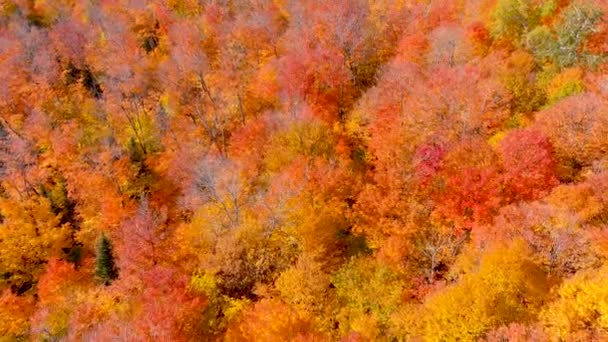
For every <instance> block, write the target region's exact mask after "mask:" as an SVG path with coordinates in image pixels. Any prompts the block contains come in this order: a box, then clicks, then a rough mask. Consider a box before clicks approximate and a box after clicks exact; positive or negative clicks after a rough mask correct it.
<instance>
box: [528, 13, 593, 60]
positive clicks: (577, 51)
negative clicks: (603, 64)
mask: <svg viewBox="0 0 608 342" xmlns="http://www.w3.org/2000/svg"><path fill="white" fill-rule="evenodd" d="M601 17H602V12H601V11H600V10H599V9H598V8H596V7H594V6H593V5H590V4H584V3H579V2H574V3H572V4H571V5H569V6H568V7H567V8H565V9H564V10H563V11H562V12H561V13H560V15H559V18H558V21H557V23H556V24H555V26H554V27H553V28H552V29H551V28H549V27H547V26H539V27H537V28H536V29H534V30H531V31H530V32H529V33H528V34H527V35H526V45H527V46H528V48H529V49H530V50H531V51H532V52H533V53H534V55H535V56H536V58H537V59H538V60H539V61H541V62H543V63H547V62H550V63H553V64H555V65H556V66H558V67H559V68H566V67H570V66H573V65H580V64H584V65H595V64H597V63H598V62H599V61H600V60H601V56H598V55H593V54H590V53H588V52H587V51H585V48H584V45H585V41H586V39H587V38H588V37H589V36H590V35H591V34H592V33H593V32H595V31H596V28H597V25H598V24H599V23H600V20H601Z"/></svg>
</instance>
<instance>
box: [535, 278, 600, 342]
mask: <svg viewBox="0 0 608 342" xmlns="http://www.w3.org/2000/svg"><path fill="white" fill-rule="evenodd" d="M607 271H608V268H606V267H604V268H603V269H600V270H593V271H589V272H585V273H582V274H577V275H575V276H574V277H573V278H571V279H568V280H567V281H566V282H565V283H564V284H563V285H562V286H561V287H560V288H559V290H558V291H557V299H556V300H555V301H554V302H552V303H551V304H549V305H548V306H547V308H546V309H545V310H543V312H542V314H541V321H542V322H543V324H544V325H545V326H546V328H547V330H548V331H549V332H550V334H551V335H552V336H554V337H555V338H557V339H559V340H569V339H570V338H572V337H573V336H576V335H579V334H580V333H581V332H584V331H588V332H591V331H597V332H599V333H600V334H603V335H604V336H605V334H608V273H606V272H607Z"/></svg>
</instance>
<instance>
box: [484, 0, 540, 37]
mask: <svg viewBox="0 0 608 342" xmlns="http://www.w3.org/2000/svg"><path fill="white" fill-rule="evenodd" d="M541 9H542V8H541V7H539V6H537V5H536V4H534V2H532V1H529V0H499V1H498V3H497V4H496V8H495V9H494V12H493V13H492V19H493V23H492V24H493V26H492V29H491V33H492V35H493V36H494V37H496V38H506V39H512V40H514V41H516V42H517V41H518V40H519V38H520V37H521V36H524V35H526V34H528V33H529V32H531V31H532V30H533V29H534V27H536V25H538V23H539V21H540V17H541V13H542V10H541Z"/></svg>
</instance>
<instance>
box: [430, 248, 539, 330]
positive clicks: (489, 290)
mask: <svg viewBox="0 0 608 342" xmlns="http://www.w3.org/2000/svg"><path fill="white" fill-rule="evenodd" d="M527 254H528V251H527V250H526V248H525V247H524V246H523V244H520V243H516V244H515V245H513V246H512V247H510V248H500V249H497V250H495V251H492V252H490V253H489V254H487V255H484V256H483V257H482V259H481V264H480V267H479V270H478V271H477V272H476V273H471V274H466V275H464V276H463V278H462V280H460V281H459V282H458V283H457V284H455V285H452V286H450V287H448V288H446V289H445V290H443V291H441V292H439V293H438V294H437V295H435V296H432V297H431V298H429V299H428V300H427V301H426V303H425V304H424V306H425V318H424V319H425V323H424V329H423V332H422V334H423V336H424V338H425V340H428V341H476V340H477V339H479V338H481V337H483V336H484V335H485V333H486V332H487V331H489V330H490V329H492V328H495V327H499V326H501V325H506V324H509V323H511V322H525V321H527V320H529V319H531V318H532V317H534V314H535V313H536V312H537V311H538V309H539V307H540V305H541V304H542V302H543V299H544V296H545V293H546V292H547V290H548V283H547V279H546V276H545V274H544V273H543V272H542V270H541V269H540V268H539V267H538V266H537V265H535V264H534V263H532V262H531V261H530V260H529V259H528V258H527Z"/></svg>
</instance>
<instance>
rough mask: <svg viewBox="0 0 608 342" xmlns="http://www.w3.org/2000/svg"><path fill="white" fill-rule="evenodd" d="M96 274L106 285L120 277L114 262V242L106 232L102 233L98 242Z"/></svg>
mask: <svg viewBox="0 0 608 342" xmlns="http://www.w3.org/2000/svg"><path fill="white" fill-rule="evenodd" d="M95 276H96V277H97V280H98V281H99V282H100V283H102V284H104V285H109V284H110V283H112V281H113V280H115V279H116V278H118V268H117V267H116V264H115V262H114V252H113V248H112V242H111V241H110V239H109V238H108V237H107V236H106V235H105V234H102V235H101V238H99V242H98V244H97V256H96V259H95Z"/></svg>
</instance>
